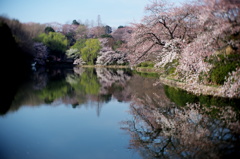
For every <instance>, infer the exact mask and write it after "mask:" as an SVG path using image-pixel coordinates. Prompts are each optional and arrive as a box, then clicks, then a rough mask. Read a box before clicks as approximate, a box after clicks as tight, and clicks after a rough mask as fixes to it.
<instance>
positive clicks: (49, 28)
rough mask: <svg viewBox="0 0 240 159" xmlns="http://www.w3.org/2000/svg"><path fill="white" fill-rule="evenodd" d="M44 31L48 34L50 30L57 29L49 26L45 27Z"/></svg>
mask: <svg viewBox="0 0 240 159" xmlns="http://www.w3.org/2000/svg"><path fill="white" fill-rule="evenodd" d="M44 32H45V33H46V34H48V33H49V32H55V30H54V29H53V28H52V27H50V26H48V27H46V28H45V30H44Z"/></svg>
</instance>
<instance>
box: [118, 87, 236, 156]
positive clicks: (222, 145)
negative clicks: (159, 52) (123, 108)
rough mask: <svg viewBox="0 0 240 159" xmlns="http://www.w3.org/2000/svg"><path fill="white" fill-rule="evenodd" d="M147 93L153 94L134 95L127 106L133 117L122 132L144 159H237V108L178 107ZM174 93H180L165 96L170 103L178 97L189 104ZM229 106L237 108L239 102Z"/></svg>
mask: <svg viewBox="0 0 240 159" xmlns="http://www.w3.org/2000/svg"><path fill="white" fill-rule="evenodd" d="M150 86H151V85H150ZM159 89H161V88H159ZM149 90H152V92H148V91H144V92H142V94H136V95H135V96H134V99H132V101H134V102H133V103H132V105H131V107H130V109H131V110H130V113H131V114H132V116H133V118H132V120H129V121H124V122H122V124H123V126H122V129H123V130H126V131H127V132H128V133H129V134H130V135H131V138H132V140H131V141H130V148H131V149H135V150H136V151H138V152H139V153H140V154H141V156H142V157H143V158H149V159H150V158H225V157H233V156H234V155H236V156H238V157H239V156H240V151H239V150H240V142H239V141H240V136H239V134H240V125H239V110H238V109H237V108H236V107H232V106H218V105H216V106H212V105H209V104H206V103H201V104H200V102H197V103H185V106H182V105H181V106H177V105H176V104H175V103H173V102H171V101H170V100H167V99H166V97H165V94H161V93H160V94H159V90H156V89H154V88H152V89H149ZM162 90H163V89H162ZM175 90H176V91H177V93H181V94H179V95H172V96H171V94H168V95H170V96H171V97H172V98H171V100H174V98H175V100H177V99H178V100H179V96H181V97H182V100H183V101H185V102H188V101H187V100H186V99H185V98H184V92H183V91H179V90H177V89H175ZM157 91H158V92H157ZM165 92H166V90H165ZM169 92H170V91H168V93H169ZM171 93H174V92H173V90H172V92H171ZM175 93H176V92H175ZM166 94H167V93H166ZM185 96H188V97H189V96H191V98H189V101H196V99H198V97H193V96H192V95H189V94H186V93H185ZM149 97H151V98H149ZM202 98H203V97H202ZM193 99H194V100H193ZM180 103H181V102H180ZM232 103H235V104H236V105H237V104H239V100H235V101H232ZM225 105H227V104H225Z"/></svg>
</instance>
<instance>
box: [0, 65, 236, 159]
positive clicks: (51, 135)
mask: <svg viewBox="0 0 240 159" xmlns="http://www.w3.org/2000/svg"><path fill="white" fill-rule="evenodd" d="M3 88H8V89H3V90H2V92H3V91H4V93H3V94H1V103H0V104H1V105H0V158H1V159H16V158H17V159H43V158H44V159H55V158H56V159H66V158H68V159H80V158H81V159H96V158H98V159H113V158H114V159H118V158H119V159H152V158H153V159H154V158H156V159H157V158H204V159H205V158H239V157H240V124H239V117H240V116H239V115H240V113H239V110H240V109H239V108H240V101H239V100H236V99H235V100H230V99H224V98H213V97H210V96H194V95H191V94H188V93H186V92H184V91H182V90H179V89H176V88H171V87H168V86H164V85H161V84H159V83H158V75H156V74H139V73H136V72H134V71H131V70H128V69H106V68H96V69H94V68H74V69H39V70H38V71H35V72H33V73H32V74H31V76H29V78H27V79H26V80H25V82H22V83H21V84H19V85H14V84H13V83H12V84H11V85H10V84H9V87H3ZM16 88H17V89H16Z"/></svg>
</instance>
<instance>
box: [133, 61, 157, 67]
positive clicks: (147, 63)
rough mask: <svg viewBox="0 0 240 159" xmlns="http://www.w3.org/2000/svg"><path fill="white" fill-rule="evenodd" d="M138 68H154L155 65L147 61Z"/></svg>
mask: <svg viewBox="0 0 240 159" xmlns="http://www.w3.org/2000/svg"><path fill="white" fill-rule="evenodd" d="M137 67H150V68H152V67H154V63H153V62H151V61H145V62H141V63H140V64H138V65H137Z"/></svg>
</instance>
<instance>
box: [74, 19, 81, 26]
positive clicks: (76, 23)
mask: <svg viewBox="0 0 240 159" xmlns="http://www.w3.org/2000/svg"><path fill="white" fill-rule="evenodd" d="M72 25H80V23H79V22H77V21H76V20H73V22H72Z"/></svg>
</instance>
